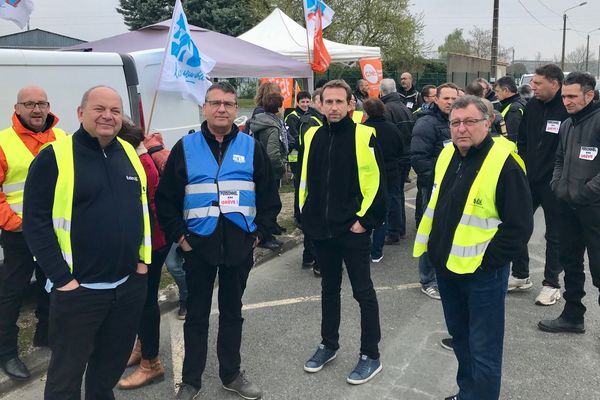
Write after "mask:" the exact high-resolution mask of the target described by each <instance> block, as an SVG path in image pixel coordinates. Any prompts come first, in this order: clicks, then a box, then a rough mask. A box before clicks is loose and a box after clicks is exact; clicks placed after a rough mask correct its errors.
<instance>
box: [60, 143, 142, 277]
mask: <svg viewBox="0 0 600 400" xmlns="http://www.w3.org/2000/svg"><path fill="white" fill-rule="evenodd" d="M117 140H118V141H119V143H120V144H121V146H122V147H123V150H125V153H126V154H127V158H129V161H130V162H131V164H132V166H133V167H134V169H135V172H136V173H137V175H138V177H139V183H140V189H141V190H140V203H141V205H142V211H143V220H144V237H143V239H142V241H141V243H140V249H139V259H140V260H141V261H143V262H144V263H146V264H150V262H151V261H152V259H151V255H152V240H151V232H150V214H149V212H148V196H147V194H146V173H145V172H144V167H143V166H142V163H141V162H140V159H139V156H138V155H137V153H136V151H135V149H134V148H133V147H132V146H131V145H130V144H129V143H127V142H125V141H123V140H121V139H120V138H118V137H117ZM51 146H52V148H53V150H54V157H55V158H56V166H57V167H58V177H57V179H56V187H55V189H54V205H53V207H52V225H53V226H54V233H55V234H56V238H57V240H58V244H59V246H60V250H61V252H62V255H63V258H64V259H65V261H66V262H67V264H68V265H69V270H70V271H71V273H73V267H74V266H73V249H72V247H71V216H72V213H73V192H74V188H75V164H74V154H73V137H72V136H68V137H67V138H66V139H64V140H59V141H56V142H52V143H51Z"/></svg>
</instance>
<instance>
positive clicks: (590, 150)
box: [579, 146, 598, 161]
mask: <svg viewBox="0 0 600 400" xmlns="http://www.w3.org/2000/svg"><path fill="white" fill-rule="evenodd" d="M597 155H598V148H597V147H585V146H581V150H580V151H579V158H581V159H582V160H590V161H594V159H595V158H596V156H597Z"/></svg>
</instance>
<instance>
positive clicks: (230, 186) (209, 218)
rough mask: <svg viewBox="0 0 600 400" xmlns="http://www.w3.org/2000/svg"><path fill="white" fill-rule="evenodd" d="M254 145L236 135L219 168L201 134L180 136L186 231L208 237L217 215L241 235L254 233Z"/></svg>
mask: <svg viewBox="0 0 600 400" xmlns="http://www.w3.org/2000/svg"><path fill="white" fill-rule="evenodd" d="M254 143H255V142H254V139H253V138H252V137H250V136H248V135H245V134H237V136H236V137H235V138H234V139H233V140H232V141H231V143H229V146H228V147H227V151H225V154H224V156H223V160H222V162H221V165H220V166H219V164H218V163H217V160H215V157H214V156H213V154H212V152H211V150H210V147H209V146H208V143H207V142H206V139H205V138H204V135H202V133H200V132H196V133H194V134H191V135H187V136H184V138H183V149H184V152H185V162H186V166H187V175H188V184H187V185H186V187H185V196H184V198H183V217H184V219H185V222H186V225H187V228H188V230H189V231H190V232H193V233H195V234H197V235H200V236H209V235H211V234H212V233H213V232H214V231H215V229H216V227H217V222H218V220H219V216H220V215H221V214H223V216H224V217H225V218H227V219H228V220H230V221H231V222H233V223H234V224H235V225H237V226H238V227H239V228H240V229H242V230H243V231H245V232H248V233H251V232H254V231H255V230H256V225H255V224H254V217H255V216H256V193H255V190H254V181H253V179H254Z"/></svg>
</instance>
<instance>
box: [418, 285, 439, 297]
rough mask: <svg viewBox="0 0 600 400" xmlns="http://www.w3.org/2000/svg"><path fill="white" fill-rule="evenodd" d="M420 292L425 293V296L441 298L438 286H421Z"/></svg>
mask: <svg viewBox="0 0 600 400" xmlns="http://www.w3.org/2000/svg"><path fill="white" fill-rule="evenodd" d="M421 292H423V293H425V294H426V295H427V296H429V297H431V298H432V299H436V300H441V297H440V292H439V290H438V288H437V287H435V286H429V287H423V286H421Z"/></svg>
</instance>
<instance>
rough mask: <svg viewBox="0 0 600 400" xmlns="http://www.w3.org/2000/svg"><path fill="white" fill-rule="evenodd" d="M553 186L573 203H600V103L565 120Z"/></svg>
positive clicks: (589, 105)
mask: <svg viewBox="0 0 600 400" xmlns="http://www.w3.org/2000/svg"><path fill="white" fill-rule="evenodd" d="M559 139H560V140H559V143H558V148H557V149H556V163H555V165H554V173H553V175H552V181H551V182H550V187H551V188H552V190H553V191H554V193H555V194H556V196H557V197H558V198H559V199H560V200H563V201H565V202H567V203H569V204H570V205H572V206H591V205H593V206H595V207H598V206H600V155H599V154H598V151H599V149H600V103H593V102H592V103H590V104H588V106H587V107H585V108H584V109H583V110H581V111H579V112H578V113H577V114H574V115H573V116H572V117H571V118H569V119H567V120H566V121H565V122H563V124H562V126H561V127H560V133H559Z"/></svg>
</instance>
